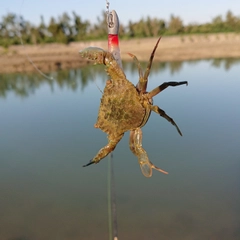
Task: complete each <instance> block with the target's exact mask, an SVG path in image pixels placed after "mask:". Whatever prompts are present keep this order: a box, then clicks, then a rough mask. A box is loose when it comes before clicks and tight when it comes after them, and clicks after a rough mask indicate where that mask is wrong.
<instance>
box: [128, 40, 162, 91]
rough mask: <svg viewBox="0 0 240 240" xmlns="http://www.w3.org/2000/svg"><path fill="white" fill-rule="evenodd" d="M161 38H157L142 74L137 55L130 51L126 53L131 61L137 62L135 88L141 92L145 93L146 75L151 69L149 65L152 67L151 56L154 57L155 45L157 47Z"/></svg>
mask: <svg viewBox="0 0 240 240" xmlns="http://www.w3.org/2000/svg"><path fill="white" fill-rule="evenodd" d="M160 40H161V37H160V38H159V39H158V40H157V43H156V45H155V47H154V49H153V51H152V53H151V56H150V58H149V61H148V66H147V69H146V71H145V73H144V75H143V73H142V68H141V64H140V63H139V61H138V59H137V57H136V56H135V55H133V54H132V53H128V54H129V55H130V56H131V57H132V59H133V61H134V62H135V63H136V64H137V67H138V73H139V82H138V83H137V86H136V87H137V89H138V90H139V91H140V92H142V93H145V92H146V90H147V83H148V76H149V74H150V71H151V67H152V61H153V58H154V54H155V52H156V50H157V47H158V44H159V42H160Z"/></svg>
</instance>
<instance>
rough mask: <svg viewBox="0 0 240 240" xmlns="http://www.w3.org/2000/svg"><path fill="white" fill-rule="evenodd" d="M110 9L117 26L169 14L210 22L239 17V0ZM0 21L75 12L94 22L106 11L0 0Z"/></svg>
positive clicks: (101, 6) (64, 1)
mask: <svg viewBox="0 0 240 240" xmlns="http://www.w3.org/2000/svg"><path fill="white" fill-rule="evenodd" d="M108 1H109V3H110V10H115V11H116V12H117V14H118V17H119V19H120V23H122V24H124V25H126V24H127V23H128V22H129V20H131V21H138V20H140V19H141V18H142V17H147V16H150V17H157V18H158V19H164V20H165V21H168V20H169V19H170V15H171V14H173V15H174V16H179V17H180V18H181V19H182V20H183V23H184V24H189V23H199V24H200V23H206V22H211V21H212V19H213V18H214V17H216V16H217V15H222V16H225V15H226V12H227V11H228V10H231V11H232V13H233V14H234V15H235V16H240V0H201V1H199V0H165V1H163V0H147V1H141V0H108ZM0 3H1V4H0V18H2V16H4V15H7V14H8V13H15V14H17V15H22V16H23V17H24V19H25V20H27V21H30V22H31V23H33V24H35V25H37V24H39V23H40V16H41V15H42V16H43V17H44V20H45V23H46V24H47V23H48V22H49V20H50V17H51V16H53V17H55V18H58V16H60V15H62V13H64V12H67V13H69V14H70V15H71V14H72V11H75V12H76V13H78V14H79V15H80V16H81V18H82V20H89V21H90V22H91V23H96V22H97V16H101V12H102V11H103V10H106V0H0Z"/></svg>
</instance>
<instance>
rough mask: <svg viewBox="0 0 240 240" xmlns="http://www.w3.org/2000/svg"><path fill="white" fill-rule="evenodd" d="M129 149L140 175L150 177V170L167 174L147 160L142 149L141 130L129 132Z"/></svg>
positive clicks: (145, 153)
mask: <svg viewBox="0 0 240 240" xmlns="http://www.w3.org/2000/svg"><path fill="white" fill-rule="evenodd" d="M129 147H130V149H131V151H132V152H133V154H134V155H136V156H137V158H138V162H139V164H140V168H141V171H142V174H143V175H144V176H145V177H151V176H152V168H153V169H155V170H157V171H159V172H162V173H165V174H168V172H166V171H164V170H162V169H160V168H158V167H156V166H155V165H154V164H153V163H152V162H151V161H150V160H149V158H148V155H147V152H146V151H145V150H144V148H143V147H142V130H141V128H137V129H134V130H131V131H130V139H129Z"/></svg>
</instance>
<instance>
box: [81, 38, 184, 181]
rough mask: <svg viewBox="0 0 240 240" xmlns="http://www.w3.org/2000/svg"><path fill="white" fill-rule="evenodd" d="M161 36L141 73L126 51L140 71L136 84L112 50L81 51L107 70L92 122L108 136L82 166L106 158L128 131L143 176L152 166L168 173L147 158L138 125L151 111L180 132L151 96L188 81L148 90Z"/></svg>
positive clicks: (130, 143)
mask: <svg viewBox="0 0 240 240" xmlns="http://www.w3.org/2000/svg"><path fill="white" fill-rule="evenodd" d="M160 39H161V38H159V39H158V41H157V43H156V45H155V47H154V49H153V51H152V54H151V56H150V59H149V62H148V66H147V69H146V71H145V73H144V74H143V72H142V68H141V66H140V63H139V61H138V59H137V57H136V56H134V55H133V54H130V53H129V55H130V56H131V57H132V58H133V60H134V61H135V62H136V64H137V67H138V71H139V82H138V84H137V85H136V87H135V86H134V85H133V84H132V83H131V82H130V81H129V80H127V78H126V76H125V73H124V72H123V70H122V69H121V67H120V66H119V65H118V63H117V62H116V60H115V59H114V56H113V55H112V53H110V52H108V51H104V50H103V49H101V48H97V47H88V48H86V49H84V50H82V51H80V54H81V56H82V57H84V58H87V59H89V60H93V61H94V62H95V63H96V64H104V65H106V72H107V74H108V75H109V79H108V80H107V82H106V86H105V88H104V92H103V95H102V99H101V103H100V108H99V112H98V118H97V123H96V124H95V127H96V128H100V129H101V130H102V131H103V132H105V133H106V134H107V135H108V144H107V145H106V146H104V147H103V148H101V149H100V150H99V152H98V153H97V155H96V156H95V157H94V158H93V159H91V160H90V162H89V163H87V164H86V165H84V167H86V166H89V165H91V164H93V163H98V162H99V161H100V160H101V159H103V158H104V157H106V156H107V155H108V154H109V153H110V152H112V151H113V150H114V149H115V147H116V145H117V144H118V142H119V141H120V140H121V138H122V137H123V135H124V133H125V132H127V131H130V140H129V146H130V149H131V151H132V152H133V154H134V155H136V156H137V158H138V162H139V164H140V167H141V170H142V173H143V175H144V176H145V177H151V176H152V169H156V170H158V171H160V172H163V173H165V174H167V172H165V171H164V170H162V169H160V168H158V167H156V166H155V165H154V164H153V163H152V162H151V161H150V160H149V159H148V156H147V152H146V151H145V150H144V149H143V147H142V130H141V128H142V127H143V126H144V125H145V124H146V123H147V121H148V118H149V116H150V113H151V112H152V111H153V112H155V113H157V114H159V115H160V116H162V117H163V118H165V119H166V120H168V121H169V122H170V123H171V124H172V125H174V126H175V127H176V129H177V131H178V133H179V134H180V135H182V133H181V131H180V129H179V128H178V126H177V124H176V123H175V122H174V120H173V119H172V118H171V117H169V116H168V115H167V114H166V113H165V112H164V111H163V110H162V109H161V108H159V107H158V106H155V105H153V100H152V98H153V97H154V96H156V95H157V94H158V93H160V92H161V91H163V90H164V89H165V88H167V87H169V86H172V87H175V86H179V85H183V84H186V85H187V82H186V81H184V82H165V83H163V84H161V85H160V86H158V87H156V88H155V89H153V90H152V91H150V92H147V83H148V76H149V73H150V70H151V66H152V61H153V57H154V54H155V51H156V49H157V46H158V43H159V41H160Z"/></svg>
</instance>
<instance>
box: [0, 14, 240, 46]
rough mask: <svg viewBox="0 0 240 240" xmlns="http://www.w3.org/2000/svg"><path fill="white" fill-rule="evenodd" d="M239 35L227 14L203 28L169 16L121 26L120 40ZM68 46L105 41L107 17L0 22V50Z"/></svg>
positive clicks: (235, 19) (238, 25)
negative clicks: (36, 23)
mask: <svg viewBox="0 0 240 240" xmlns="http://www.w3.org/2000/svg"><path fill="white" fill-rule="evenodd" d="M219 32H240V16H234V15H233V13H232V12H231V11H228V12H227V13H226V15H225V16H221V15H219V16H216V17H214V18H213V19H212V22H210V23H205V24H197V23H192V24H188V25H184V24H183V21H182V19H181V18H180V17H177V16H174V15H171V17H170V19H169V21H165V20H163V19H158V18H151V17H147V18H142V19H140V20H139V21H137V22H132V21H129V22H128V24H127V25H126V26H124V25H120V37H121V38H142V37H156V36H160V35H177V34H193V33H194V34H196V33H219ZM20 34H21V36H22V41H23V42H24V44H42V43H53V42H57V43H66V44H68V43H70V42H74V41H86V40H93V39H94V40H96V39H104V38H106V15H105V12H102V14H101V16H100V17H98V18H97V23H95V24H91V23H90V22H89V21H88V20H82V18H81V16H80V15H78V14H77V13H76V12H72V14H71V15H69V14H68V13H63V14H62V15H61V16H60V17H58V18H54V17H52V18H51V19H50V21H49V22H48V23H45V21H44V18H43V16H41V21H40V24H39V25H38V26H34V25H33V24H32V23H30V22H29V21H26V20H25V19H24V18H23V17H22V16H17V15H16V14H13V13H9V14H7V15H6V16H3V17H2V19H1V20H0V46H3V47H6V48H7V47H8V46H10V45H14V44H15V45H16V44H20V43H21V40H20V38H19V36H20Z"/></svg>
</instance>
